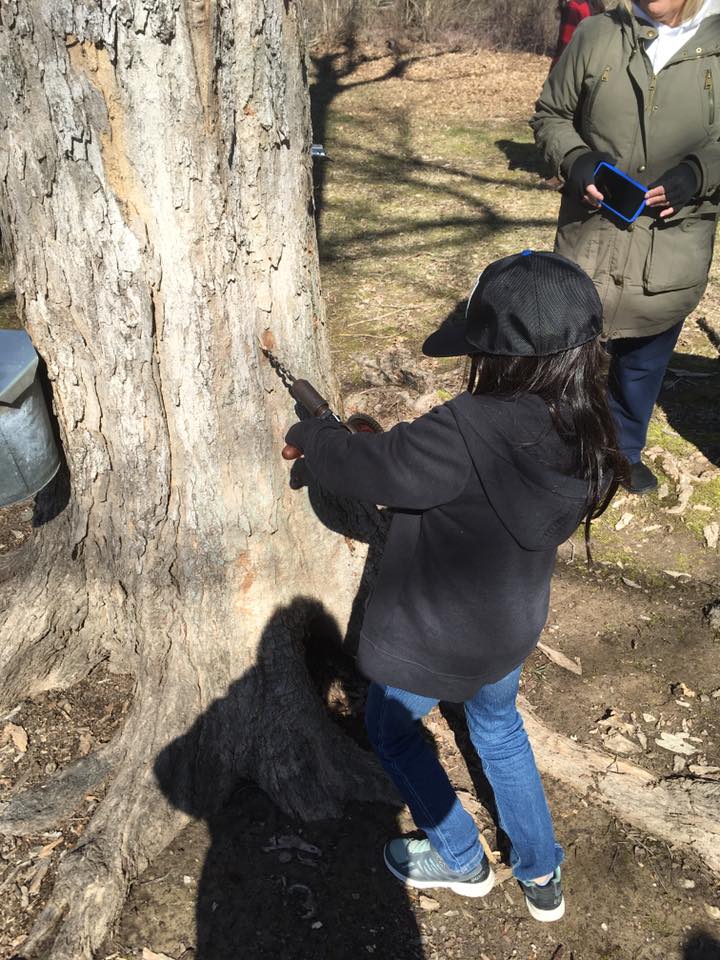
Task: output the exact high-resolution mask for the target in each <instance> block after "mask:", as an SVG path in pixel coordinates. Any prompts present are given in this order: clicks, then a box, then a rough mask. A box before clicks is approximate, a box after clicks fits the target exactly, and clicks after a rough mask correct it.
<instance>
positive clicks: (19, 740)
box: [2, 723, 28, 753]
mask: <svg viewBox="0 0 720 960" xmlns="http://www.w3.org/2000/svg"><path fill="white" fill-rule="evenodd" d="M8 740H12V742H13V744H14V745H15V749H16V750H19V751H20V753H27V748H28V735H27V731H26V730H25V728H24V727H21V726H18V724H17V723H6V724H5V726H4V727H3V732H2V742H3V743H7V742H8Z"/></svg>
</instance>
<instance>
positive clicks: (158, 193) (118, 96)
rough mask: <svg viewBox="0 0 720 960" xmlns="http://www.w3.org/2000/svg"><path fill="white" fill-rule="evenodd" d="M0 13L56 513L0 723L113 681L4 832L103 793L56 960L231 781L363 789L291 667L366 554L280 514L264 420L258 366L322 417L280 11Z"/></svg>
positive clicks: (41, 546) (102, 923) (31, 572)
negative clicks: (48, 413)
mask: <svg viewBox="0 0 720 960" xmlns="http://www.w3.org/2000/svg"><path fill="white" fill-rule="evenodd" d="M1 16H2V23H1V25H0V70H1V71H2V81H3V82H2V84H1V85H0V117H2V118H3V121H2V122H3V124H4V129H3V136H2V140H1V142H0V206H1V207H2V216H3V221H2V231H3V233H4V234H6V235H7V236H8V237H9V239H10V243H11V246H12V250H13V254H14V260H15V277H16V285H17V295H18V303H19V309H20V315H21V318H22V320H23V322H24V324H25V326H26V328H27V330H28V332H29V334H30V335H31V337H32V339H33V342H34V344H35V346H36V348H37V349H38V351H39V353H40V354H41V356H42V357H43V358H44V360H45V362H46V364H47V373H48V378H49V381H50V383H51V385H52V393H53V400H54V409H55V413H56V415H57V419H58V422H59V428H60V433H61V440H62V444H63V447H64V451H65V456H66V458H67V467H68V471H69V478H70V489H71V496H70V500H69V503H68V505H67V506H66V507H65V509H63V510H60V512H58V509H59V505H58V504H57V503H56V504H55V505H54V506H53V505H52V504H50V505H49V512H48V513H47V514H46V517H40V519H41V520H42V519H46V518H47V517H52V516H53V515H54V514H57V516H55V517H54V519H51V520H48V522H46V523H44V524H43V525H41V526H40V527H39V528H38V530H37V531H36V536H35V539H34V544H33V548H32V550H33V552H32V555H31V556H29V557H28V558H27V562H26V563H25V564H24V565H23V567H22V569H18V570H17V571H16V575H15V576H14V578H12V579H10V580H8V581H6V582H5V584H4V585H3V587H2V595H1V597H0V599H1V601H2V605H1V606H0V609H1V610H2V611H3V612H2V613H1V614H0V698H1V699H2V703H3V705H5V706H7V705H10V706H11V705H12V704H13V703H15V702H17V700H19V699H21V698H24V697H25V696H27V695H28V693H34V692H38V691H40V690H43V689H48V688H51V687H56V686H62V685H68V684H71V683H73V682H76V681H77V680H78V679H80V678H81V677H83V676H85V675H87V674H88V672H89V671H91V670H92V669H93V667H95V666H96V665H97V664H98V663H100V662H102V661H106V662H108V663H109V665H110V668H111V669H114V670H118V671H131V672H132V673H133V675H134V676H135V677H136V689H135V696H134V701H133V705H132V708H131V711H130V714H129V716H128V719H127V722H126V725H125V728H124V730H123V732H122V734H121V735H120V736H119V738H118V741H117V742H116V743H113V744H111V745H110V746H109V747H107V748H106V749H105V750H104V751H103V754H102V755H101V756H93V757H91V758H90V759H89V760H88V761H87V762H85V763H84V764H83V765H82V766H81V767H79V768H77V769H75V770H73V771H72V772H71V776H68V775H67V773H66V774H65V775H63V776H61V777H59V778H58V779H57V781H56V782H55V783H54V784H50V785H49V786H48V787H47V788H46V791H45V792H44V796H43V805H44V806H43V805H40V806H38V803H37V802H36V798H33V797H29V798H24V799H23V800H22V802H18V803H16V804H14V805H12V806H13V809H12V810H6V811H5V823H6V825H7V824H10V826H11V827H12V828H13V829H15V830H16V831H17V832H22V830H23V829H24V828H27V829H31V826H32V825H34V826H35V827H36V826H37V823H38V822H39V820H42V817H43V815H44V814H43V809H44V810H45V811H46V815H47V816H57V815H58V812H59V811H60V810H61V809H62V808H63V807H65V808H66V807H68V806H71V805H72V803H73V802H74V801H75V800H76V799H78V798H79V797H81V796H82V793H83V791H84V790H86V789H87V788H88V786H89V785H91V784H94V783H96V782H98V781H99V780H106V781H108V783H109V786H108V789H107V793H106V795H105V800H104V801H103V803H102V804H101V806H100V807H99V810H98V812H97V814H96V815H95V818H94V820H93V821H92V822H91V824H90V826H89V828H88V830H87V831H86V833H85V835H84V836H83V838H82V840H81V843H80V844H79V845H78V848H77V849H76V850H75V851H73V853H71V854H70V855H69V856H67V857H66V858H65V859H64V861H63V864H62V867H61V871H60V874H59V877H58V881H57V884H56V890H55V895H54V898H53V900H52V902H51V903H50V905H49V906H48V908H47V909H46V910H45V912H44V914H43V915H42V916H41V918H40V920H39V922H38V925H37V927H36V930H35V932H34V934H33V935H32V936H31V938H30V940H29V941H28V943H27V944H26V946H25V948H24V953H25V954H26V955H28V956H29V955H34V954H39V955H42V956H43V957H51V958H53V960H71V958H72V960H80V958H86V957H90V956H91V955H92V952H93V950H94V949H95V948H96V947H97V946H98V945H99V943H100V942H101V941H102V939H103V936H104V935H105V932H106V930H107V927H108V925H109V924H110V923H111V922H112V921H113V919H114V918H115V917H116V916H117V914H118V911H119V909H120V907H121V906H122V902H123V899H124V896H125V892H126V889H127V884H128V882H129V881H130V880H131V879H132V878H133V877H134V876H135V875H136V874H137V872H138V871H139V870H141V869H142V868H143V867H144V866H145V865H146V864H147V863H148V862H149V860H150V859H152V857H153V856H154V855H155V854H156V853H157V852H158V850H160V849H161V848H162V847H163V846H164V845H165V844H166V843H167V842H168V841H169V840H170V839H171V838H172V836H173V835H174V834H175V833H176V832H177V830H178V829H179V828H180V826H181V825H182V822H183V816H184V814H183V813H181V812H179V811H185V812H189V813H194V814H196V815H198V814H200V813H208V812H210V810H209V807H210V806H212V805H215V806H218V805H220V804H221V803H222V802H223V800H224V799H225V798H226V797H227V796H228V794H229V792H230V791H231V790H232V788H233V786H234V785H235V784H236V783H237V781H238V779H239V778H240V777H252V778H253V779H255V780H256V781H257V782H258V783H259V784H260V786H261V787H263V788H264V789H265V790H267V791H268V792H269V793H270V795H271V796H272V797H273V799H274V800H275V801H276V802H277V803H279V804H280V806H281V807H283V808H284V809H285V810H287V811H290V812H293V813H296V814H299V815H302V816H326V815H330V814H334V813H337V812H338V811H339V809H340V806H341V804H342V802H343V800H344V798H345V796H346V795H347V794H349V793H351V794H352V796H353V797H354V798H356V799H357V798H362V797H363V796H367V797H375V796H378V795H380V794H381V793H382V792H383V791H384V789H385V788H384V780H383V779H381V778H379V777H378V775H376V772H375V767H374V766H372V765H370V764H369V763H368V762H367V761H366V760H365V759H364V754H362V752H361V751H360V750H356V749H355V748H353V747H352V746H351V745H350V744H349V741H348V742H346V741H344V740H342V739H341V738H340V735H339V734H337V733H335V732H334V729H333V728H331V727H330V724H329V722H328V721H327V720H326V718H325V714H324V712H323V710H322V707H321V705H320V702H319V700H317V699H316V698H315V696H314V694H313V693H312V691H311V688H310V685H309V683H308V681H307V675H306V672H305V669H304V663H303V659H302V657H301V655H300V652H299V650H298V645H297V643H296V639H297V637H298V635H299V634H300V633H301V632H302V631H303V630H304V629H306V626H307V621H308V618H309V617H315V618H317V617H320V616H322V617H324V618H326V619H327V618H330V621H335V622H336V623H337V624H340V625H342V624H344V623H345V622H346V621H347V617H348V614H349V612H350V608H351V604H352V600H353V597H354V595H355V592H356V587H357V583H358V580H359V576H360V571H361V566H362V563H363V555H364V551H362V550H355V549H354V547H353V545H352V544H351V543H350V542H349V541H348V540H347V539H346V538H345V537H343V536H342V535H340V534H338V533H331V532H330V531H329V530H328V529H327V528H326V527H324V526H323V525H322V524H320V523H318V521H317V518H316V516H315V512H314V509H313V507H312V506H311V504H310V502H309V500H308V498H307V497H306V496H304V495H302V494H298V493H297V492H294V491H292V490H291V489H290V488H289V485H288V476H287V474H288V471H287V466H286V464H284V463H283V462H282V461H281V460H280V457H279V451H280V447H281V443H282V437H283V434H284V431H285V429H286V427H287V426H288V425H289V423H290V422H291V419H292V408H291V403H290V400H289V397H288V395H287V393H286V392H285V390H284V389H283V388H282V386H281V384H280V382H279V380H278V379H277V377H276V376H275V374H274V373H273V371H272V370H271V369H270V367H269V365H268V364H267V363H266V362H265V361H264V359H263V357H262V353H261V351H260V348H259V340H258V338H262V340H263V342H264V344H265V345H266V346H273V347H276V349H277V351H278V352H279V353H280V354H281V355H282V357H283V358H285V359H286V360H287V361H288V362H289V363H290V364H291V365H292V367H293V368H294V369H296V370H297V371H298V372H302V375H304V376H306V377H308V378H309V379H311V380H313V381H314V382H315V383H316V384H317V385H318V386H319V387H320V388H321V389H325V390H326V391H329V392H330V394H331V395H332V394H333V392H334V391H333V386H332V383H331V382H329V375H328V371H329V352H328V345H327V338H326V332H325V325H324V318H323V313H322V307H321V304H320V297H319V290H318V262H317V249H316V240H315V228H314V222H313V216H312V182H311V169H310V162H311V161H310V151H309V147H310V132H309V104H308V91H307V76H306V63H305V52H304V49H303V43H302V33H301V24H300V22H299V16H300V15H299V12H298V8H297V5H296V3H294V2H292V0H179V2H177V3H167V2H165V0H152V2H150V3H142V4H141V3H137V2H133V0H121V2H119V3H115V2H112V3H103V2H94V3H80V2H78V3H73V2H71V0H58V2H56V3H52V4H48V3H45V2H43V0H10V2H7V3H4V4H3V7H2V13H1ZM55 496H56V498H57V497H59V496H60V490H59V487H58V486H56V488H55ZM46 499H47V498H46ZM315 507H316V508H317V509H320V505H318V504H317V503H315ZM338 509H340V508H339V507H338ZM363 521H366V525H367V524H368V523H369V524H370V526H372V523H373V518H372V516H371V515H370V514H369V513H368V514H367V516H363V510H362V508H355V513H354V515H350V514H348V515H347V516H344V517H343V516H342V515H340V514H336V516H335V518H334V522H333V523H332V525H333V526H334V527H335V528H336V529H340V530H342V529H344V527H345V525H346V523H347V524H350V525H351V526H354V527H357V525H358V524H361V525H362V523H363ZM351 547H353V549H351ZM318 597H322V598H323V602H324V607H321V606H320V605H319V603H318V602H317V598H318ZM303 598H307V599H303ZM339 629H340V631H341V632H342V626H341V627H340V628H339ZM351 752H352V757H349V756H348V754H349V753H351ZM158 758H159V759H158ZM51 801H52V802H51ZM53 803H54V806H53ZM23 811H24V813H23ZM30 811H34V814H33V816H34V817H35V819H34V820H32V818H30V819H28V817H29V816H30V813H29V812H30ZM23 817H25V819H24V820H23Z"/></svg>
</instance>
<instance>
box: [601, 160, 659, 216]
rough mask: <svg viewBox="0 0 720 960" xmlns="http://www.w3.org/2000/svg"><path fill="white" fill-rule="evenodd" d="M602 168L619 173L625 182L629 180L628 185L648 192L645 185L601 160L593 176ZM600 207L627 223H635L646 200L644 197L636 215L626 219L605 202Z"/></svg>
mask: <svg viewBox="0 0 720 960" xmlns="http://www.w3.org/2000/svg"><path fill="white" fill-rule="evenodd" d="M601 167H607V168H608V170H612V171H613V173H617V174H618V176H620V177H622V178H623V180H627V181H628V183H631V184H632V185H633V186H634V187H637V188H638V189H639V190H642V192H643V194H644V193H646V192H647V187H646V186H645V184H644V183H638V181H637V180H633V178H632V177H629V176H628V175H627V174H626V173H624V172H623V171H622V170H618V168H617V167H614V166H613V165H612V164H611V163H607V162H606V161H605V160H601V161H600V163H599V164H598V165H597V166H596V167H595V171H594V173H593V176H596V175H597V172H598V170H600V168H601ZM600 205H601V206H603V207H605V209H606V210H609V211H610V212H611V213H614V214H615V216H616V217H619V218H620V219H621V220H624V221H625V223H634V222H635V220H637V218H638V217H639V216H640V214H641V213H642V212H643V210H644V209H645V198H644V197H643V199H642V201H641V202H640V206H639V207H638V208H637V210H636V211H635V213H633V215H632V216H631V217H626V216H625V214H623V213H620V211H619V210H616V209H615V208H614V207H611V206H610V204H609V203H606V202H605V201H604V200H603V201H602V203H601V204H600Z"/></svg>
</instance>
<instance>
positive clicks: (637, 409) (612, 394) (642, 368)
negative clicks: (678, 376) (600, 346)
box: [607, 320, 684, 463]
mask: <svg viewBox="0 0 720 960" xmlns="http://www.w3.org/2000/svg"><path fill="white" fill-rule="evenodd" d="M683 322H684V321H682V320H681V321H680V323H676V324H675V326H674V327H670V329H669V330H663V332H662V333H656V334H654V335H653V336H651V337H622V338H621V339H619V340H610V341H609V342H608V345H607V348H608V351H609V352H610V357H611V359H610V375H609V377H608V405H609V407H610V412H611V413H612V415H613V419H614V421H615V426H616V428H617V434H618V447H619V448H620V452H621V453H622V454H623V456H625V457H627V458H628V460H629V461H630V463H637V462H638V461H639V459H640V454H641V453H642V450H643V447H644V446H645V441H646V439H647V429H648V424H649V423H650V417H651V416H652V412H653V407H654V406H655V401H656V400H657V398H658V396H659V395H660V388H661V387H662V382H663V377H664V376H665V371H666V370H667V366H668V363H670V358H671V357H672V354H673V350H674V349H675V344H676V343H677V340H678V337H679V336H680V331H681V330H682V325H683Z"/></svg>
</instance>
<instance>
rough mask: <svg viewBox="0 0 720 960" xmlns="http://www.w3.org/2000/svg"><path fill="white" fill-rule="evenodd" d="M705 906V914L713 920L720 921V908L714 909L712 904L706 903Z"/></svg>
mask: <svg viewBox="0 0 720 960" xmlns="http://www.w3.org/2000/svg"><path fill="white" fill-rule="evenodd" d="M703 906H704V907H705V913H706V914H707V915H708V916H709V917H710V919H711V920H720V907H713V906H712V904H710V903H705V904H703Z"/></svg>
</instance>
